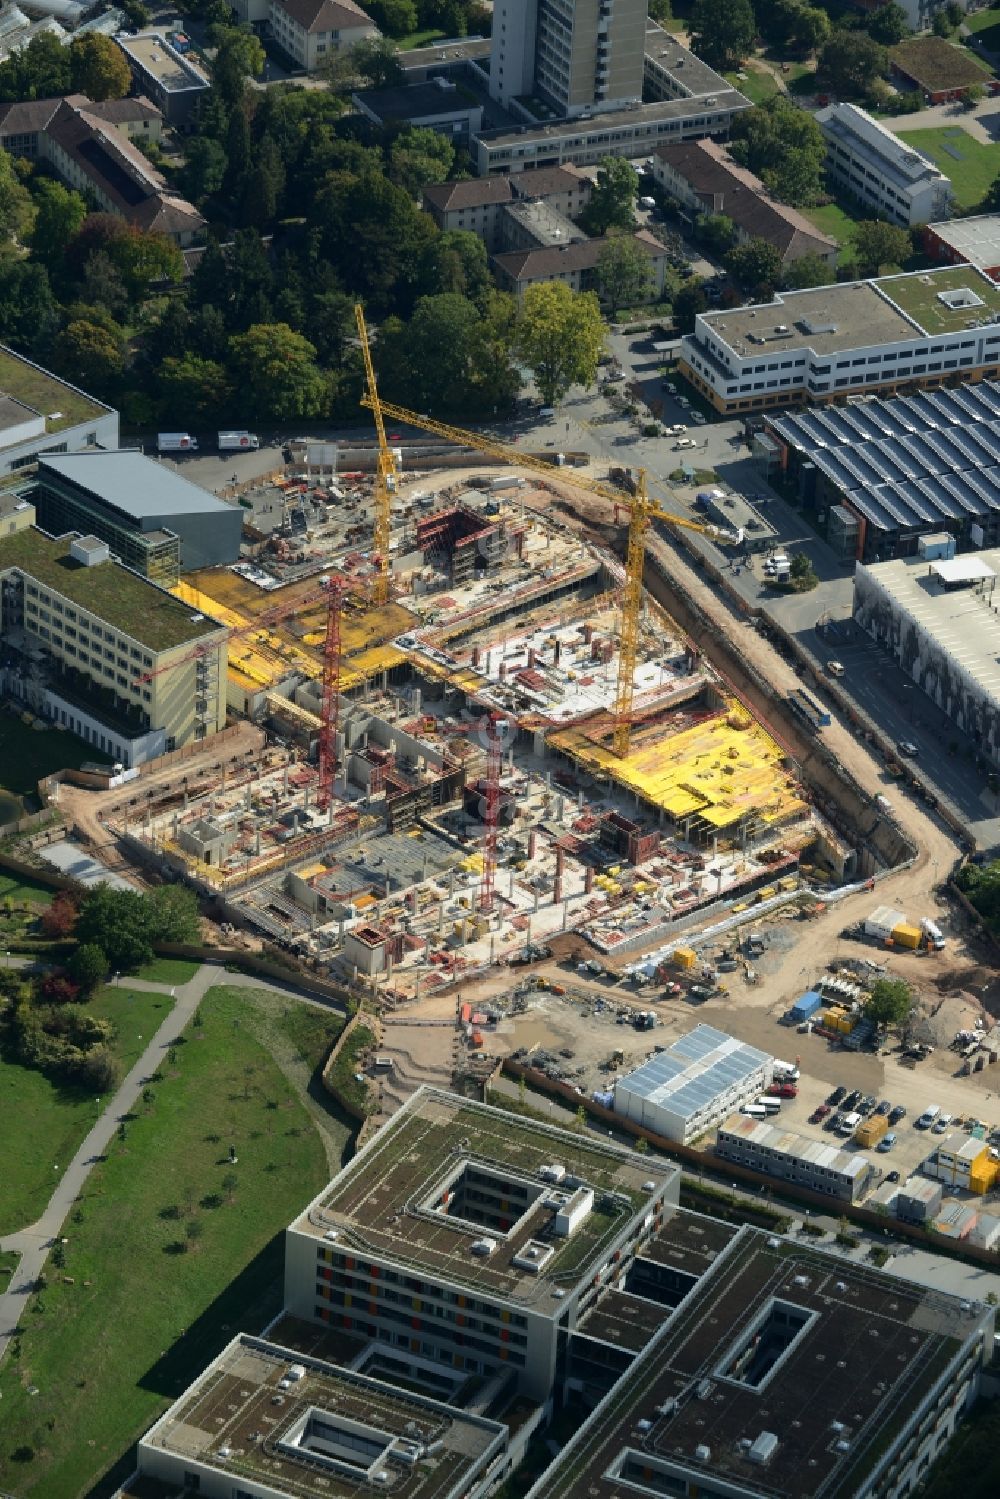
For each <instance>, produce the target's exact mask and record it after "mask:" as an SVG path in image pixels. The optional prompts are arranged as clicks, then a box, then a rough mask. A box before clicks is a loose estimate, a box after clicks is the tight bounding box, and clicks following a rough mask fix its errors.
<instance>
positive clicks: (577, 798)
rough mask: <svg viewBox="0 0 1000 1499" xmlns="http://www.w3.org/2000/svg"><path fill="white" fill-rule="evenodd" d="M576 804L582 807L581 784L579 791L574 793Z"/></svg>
mask: <svg viewBox="0 0 1000 1499" xmlns="http://www.w3.org/2000/svg"><path fill="white" fill-rule="evenodd" d="M576 804H577V806H578V807H582V806H583V787H582V786H581V787H580V789H579V791H578V792H577V793H576Z"/></svg>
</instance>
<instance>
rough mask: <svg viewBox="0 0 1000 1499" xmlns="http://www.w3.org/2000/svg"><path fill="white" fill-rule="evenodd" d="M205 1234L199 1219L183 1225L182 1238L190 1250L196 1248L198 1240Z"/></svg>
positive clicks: (203, 1226)
mask: <svg viewBox="0 0 1000 1499" xmlns="http://www.w3.org/2000/svg"><path fill="white" fill-rule="evenodd" d="M204 1232H205V1225H204V1223H202V1221H201V1219H200V1218H192V1219H191V1220H190V1222H188V1223H185V1225H184V1238H185V1239H186V1240H187V1243H188V1244H189V1245H190V1246H191V1248H192V1249H195V1248H197V1245H198V1240H199V1239H200V1238H201V1237H202V1235H203V1234H204Z"/></svg>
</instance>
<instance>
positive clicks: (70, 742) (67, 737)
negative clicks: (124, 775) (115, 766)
mask: <svg viewBox="0 0 1000 1499" xmlns="http://www.w3.org/2000/svg"><path fill="white" fill-rule="evenodd" d="M93 758H94V751H93V748H92V746H91V745H89V744H84V742H83V740H82V739H77V737H76V735H75V734H64V733H62V732H61V731H60V730H59V729H32V728H29V726H28V725H27V724H26V723H24V722H23V721H22V720H21V719H20V718H18V717H17V715H16V714H14V713H0V787H2V788H3V790H5V791H9V792H10V793H11V795H12V796H18V797H34V798H35V800H34V802H33V804H32V806H31V807H28V808H27V810H28V811H33V810H34V808H35V807H36V806H37V805H38V799H37V791H38V782H39V781H40V780H41V779H42V777H43V776H47V775H51V774H52V772H53V771H54V770H65V769H67V768H68V767H72V768H73V769H74V770H77V769H79V767H80V766H81V765H82V764H83V762H84V761H85V760H93Z"/></svg>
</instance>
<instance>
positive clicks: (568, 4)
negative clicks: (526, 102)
mask: <svg viewBox="0 0 1000 1499" xmlns="http://www.w3.org/2000/svg"><path fill="white" fill-rule="evenodd" d="M645 36H646V0H497V9H496V15H495V17H494V26H493V50H492V54H491V57H490V92H491V94H492V95H493V98H494V99H496V100H497V102H498V103H501V104H509V103H511V102H512V101H515V100H517V99H518V98H519V97H528V96H530V95H532V94H535V93H537V94H538V95H539V96H540V97H541V98H542V99H543V100H545V101H546V102H548V103H549V104H550V105H551V106H552V107H553V108H554V109H556V110H558V112H559V113H560V114H561V115H564V116H573V115H578V114H581V113H582V112H583V111H585V110H603V109H614V108H616V107H618V106H619V105H621V104H624V103H628V102H629V101H631V100H635V99H641V98H642V78H643V63H644V52H645Z"/></svg>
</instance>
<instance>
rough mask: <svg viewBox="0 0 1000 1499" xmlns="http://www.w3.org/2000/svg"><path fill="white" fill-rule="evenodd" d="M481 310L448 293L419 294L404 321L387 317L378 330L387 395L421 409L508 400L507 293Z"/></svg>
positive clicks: (471, 409) (448, 409)
mask: <svg viewBox="0 0 1000 1499" xmlns="http://www.w3.org/2000/svg"><path fill="white" fill-rule="evenodd" d="M493 297H494V300H491V301H489V302H487V304H486V306H485V307H484V308H480V307H478V306H477V305H476V304H475V303H473V302H471V301H469V300H468V298H466V297H463V296H460V295H458V294H457V293H454V292H446V293H444V294H442V295H440V296H436V297H422V298H421V299H420V301H419V302H418V303H417V305H416V308H415V309H414V313H413V317H412V318H411V319H410V321H409V323H404V322H403V321H402V320H401V319H400V318H388V319H386V321H385V322H384V323H383V324H382V327H381V329H380V331H379V366H380V367H379V378H380V381H381V383H382V386H383V388H384V389H385V391H386V392H387V394H389V395H390V396H393V397H396V396H397V395H398V399H400V400H401V401H402V402H403V403H405V404H406V405H413V406H416V407H417V409H418V410H420V411H429V412H435V413H438V412H441V413H460V414H462V415H480V414H483V413H492V412H493V411H495V410H496V409H497V408H498V407H504V408H506V407H507V406H509V405H510V404H511V401H512V400H513V397H514V394H515V392H516V390H517V375H516V373H515V371H514V369H513V368H512V366H511V362H510V344H511V331H510V329H509V327H508V326H507V324H506V320H505V318H504V310H505V304H506V302H507V300H508V299H506V298H502V297H501V296H500V294H499V293H494V294H493Z"/></svg>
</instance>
